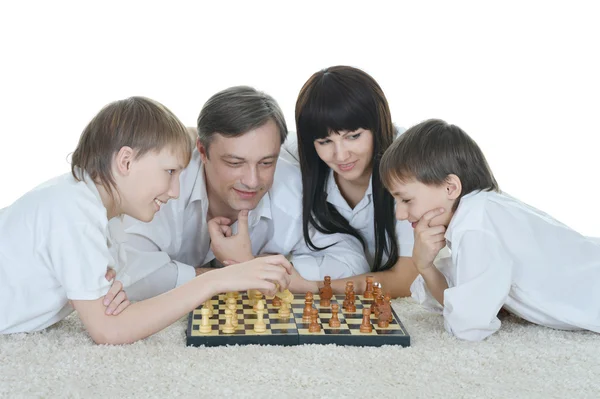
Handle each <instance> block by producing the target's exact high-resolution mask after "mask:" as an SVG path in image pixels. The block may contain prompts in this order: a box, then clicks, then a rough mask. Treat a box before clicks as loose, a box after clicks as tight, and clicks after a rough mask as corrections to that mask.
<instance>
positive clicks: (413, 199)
mask: <svg viewBox="0 0 600 399" xmlns="http://www.w3.org/2000/svg"><path fill="white" fill-rule="evenodd" d="M451 176H453V175H451ZM454 178H456V179H458V177H456V176H454ZM454 178H453V179H452V180H454ZM452 180H450V181H449V182H447V183H446V182H445V183H443V184H442V185H440V186H433V185H427V184H423V183H421V182H419V181H416V180H414V179H412V180H409V181H404V182H401V181H398V180H395V181H394V182H393V184H392V185H391V187H389V191H390V193H392V195H393V196H394V199H395V200H396V219H398V220H408V221H409V222H410V223H411V224H412V227H413V228H414V227H415V226H416V224H417V222H418V221H419V220H421V218H422V217H423V215H424V214H425V213H427V212H429V211H431V210H434V209H437V208H444V210H445V211H444V213H442V214H441V215H439V216H436V217H434V218H433V219H431V221H430V222H429V226H431V227H433V226H439V225H443V226H446V227H447V226H448V224H449V223H450V219H452V207H453V205H454V202H455V201H456V198H457V197H458V195H459V194H460V187H457V185H456V182H453V181H452ZM458 185H459V186H460V180H459V181H458Z"/></svg>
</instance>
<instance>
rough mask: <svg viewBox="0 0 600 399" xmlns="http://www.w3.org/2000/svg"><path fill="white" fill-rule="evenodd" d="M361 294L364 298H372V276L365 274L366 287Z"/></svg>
mask: <svg viewBox="0 0 600 399" xmlns="http://www.w3.org/2000/svg"><path fill="white" fill-rule="evenodd" d="M363 296H364V298H365V299H373V276H367V287H366V288H365V294H364V295H363Z"/></svg>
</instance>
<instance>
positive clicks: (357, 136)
mask: <svg viewBox="0 0 600 399" xmlns="http://www.w3.org/2000/svg"><path fill="white" fill-rule="evenodd" d="M361 134H362V133H356V134H353V135H351V136H348V139H350V140H356V139H358V138H359V137H360V135H361Z"/></svg>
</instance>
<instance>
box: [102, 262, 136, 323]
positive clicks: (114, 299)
mask: <svg viewBox="0 0 600 399" xmlns="http://www.w3.org/2000/svg"><path fill="white" fill-rule="evenodd" d="M116 276H117V272H115V271H114V270H113V269H111V268H110V267H109V268H107V270H106V275H105V278H106V280H107V281H113V285H112V286H111V287H110V289H109V290H108V292H107V293H106V295H105V296H104V301H102V303H103V304H104V306H106V311H105V313H106V314H107V315H113V316H116V315H118V314H119V313H121V312H122V311H123V310H124V309H125V308H126V307H127V306H129V305H131V302H129V299H127V294H126V293H125V291H124V290H123V284H122V283H121V282H120V281H116V280H115V277H116Z"/></svg>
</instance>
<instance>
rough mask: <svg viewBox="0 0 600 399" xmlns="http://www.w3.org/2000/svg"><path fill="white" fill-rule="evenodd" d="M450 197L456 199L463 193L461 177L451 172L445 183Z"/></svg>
mask: <svg viewBox="0 0 600 399" xmlns="http://www.w3.org/2000/svg"><path fill="white" fill-rule="evenodd" d="M444 185H445V188H446V194H447V195H448V199H451V200H455V199H457V198H458V197H460V194H461V193H462V183H461V181H460V178H459V177H458V176H456V175H454V174H449V175H448V177H446V182H445V183H444Z"/></svg>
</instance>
